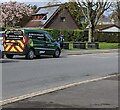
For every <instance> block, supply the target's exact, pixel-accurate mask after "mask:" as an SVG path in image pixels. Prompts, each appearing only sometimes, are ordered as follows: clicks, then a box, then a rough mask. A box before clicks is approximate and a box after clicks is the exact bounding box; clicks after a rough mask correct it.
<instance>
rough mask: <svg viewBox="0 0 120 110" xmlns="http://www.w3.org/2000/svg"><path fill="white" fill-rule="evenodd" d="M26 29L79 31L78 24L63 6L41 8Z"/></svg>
mask: <svg viewBox="0 0 120 110" xmlns="http://www.w3.org/2000/svg"><path fill="white" fill-rule="evenodd" d="M25 27H29V28H52V29H63V30H64V29H79V26H78V24H77V23H76V22H75V20H74V18H73V17H72V16H71V14H70V12H69V10H68V9H67V8H66V7H65V6H64V5H63V4H61V5H51V6H45V7H40V8H39V9H38V11H37V12H36V13H34V14H33V15H32V19H31V20H30V21H29V22H28V23H27V25H26V26H25Z"/></svg>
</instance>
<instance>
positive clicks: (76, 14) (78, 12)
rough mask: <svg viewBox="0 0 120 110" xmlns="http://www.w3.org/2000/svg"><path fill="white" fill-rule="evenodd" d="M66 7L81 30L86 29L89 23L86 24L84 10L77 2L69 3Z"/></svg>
mask: <svg viewBox="0 0 120 110" xmlns="http://www.w3.org/2000/svg"><path fill="white" fill-rule="evenodd" d="M65 6H66V7H67V8H68V10H69V12H70V14H71V15H72V17H73V18H74V19H75V21H76V23H77V24H78V25H79V27H80V29H85V27H86V25H88V23H85V21H84V18H83V17H84V16H83V14H82V9H81V8H80V7H79V6H78V4H77V3H76V2H68V3H65Z"/></svg>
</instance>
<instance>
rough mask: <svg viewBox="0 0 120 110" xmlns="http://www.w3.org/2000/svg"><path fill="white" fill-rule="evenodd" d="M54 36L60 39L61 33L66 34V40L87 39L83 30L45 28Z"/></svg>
mask: <svg viewBox="0 0 120 110" xmlns="http://www.w3.org/2000/svg"><path fill="white" fill-rule="evenodd" d="M44 30H46V31H48V32H50V34H51V35H52V36H53V38H54V39H56V40H57V39H58V37H59V36H60V35H63V36H65V41H85V39H84V31H83V30H56V29H44Z"/></svg>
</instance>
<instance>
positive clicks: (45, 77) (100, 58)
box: [2, 53, 118, 99]
mask: <svg viewBox="0 0 120 110" xmlns="http://www.w3.org/2000/svg"><path fill="white" fill-rule="evenodd" d="M113 73H118V53H107V54H92V55H72V56H67V57H61V58H48V57H46V58H40V59H34V60H25V59H24V57H17V56H16V57H15V58H14V59H12V60H8V61H4V63H2V96H3V97H2V98H3V99H7V98H11V97H15V96H19V95H24V94H27V93H31V92H35V91H39V90H45V89H48V88H53V87H56V86H60V85H65V84H68V83H73V82H78V81H82V80H86V79H92V78H97V77H100V76H106V75H108V74H113Z"/></svg>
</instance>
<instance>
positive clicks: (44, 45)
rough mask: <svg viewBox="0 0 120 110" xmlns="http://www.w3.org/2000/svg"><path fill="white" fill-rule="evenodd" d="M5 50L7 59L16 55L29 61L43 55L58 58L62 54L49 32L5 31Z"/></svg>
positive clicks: (29, 30)
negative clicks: (22, 56) (23, 56)
mask: <svg viewBox="0 0 120 110" xmlns="http://www.w3.org/2000/svg"><path fill="white" fill-rule="evenodd" d="M4 50H5V51H4V53H5V54H6V57H7V58H13V56H14V55H25V56H26V58H27V59H33V58H34V56H36V57H40V56H41V55H53V57H55V58H58V57H59V56H60V54H61V48H60V44H59V43H58V42H56V41H54V40H53V39H52V37H51V35H50V34H49V33H48V32H47V31H43V30H32V29H20V30H19V29H15V30H7V31H5V38H4Z"/></svg>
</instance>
